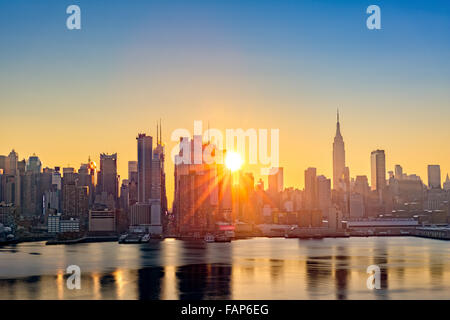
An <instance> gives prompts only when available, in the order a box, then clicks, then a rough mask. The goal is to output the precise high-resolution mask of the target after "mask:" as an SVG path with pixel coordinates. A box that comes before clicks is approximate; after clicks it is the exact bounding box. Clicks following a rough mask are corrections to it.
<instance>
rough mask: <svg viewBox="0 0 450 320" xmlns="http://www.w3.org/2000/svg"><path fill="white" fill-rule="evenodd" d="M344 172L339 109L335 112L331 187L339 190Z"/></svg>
mask: <svg viewBox="0 0 450 320" xmlns="http://www.w3.org/2000/svg"><path fill="white" fill-rule="evenodd" d="M344 174H345V145H344V138H343V137H342V135H341V125H340V122H339V110H338V112H337V123H336V135H335V137H334V142H333V189H334V190H339V189H340V188H341V182H340V180H342V179H343V178H344Z"/></svg>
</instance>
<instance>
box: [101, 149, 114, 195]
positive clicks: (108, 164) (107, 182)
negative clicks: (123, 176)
mask: <svg viewBox="0 0 450 320" xmlns="http://www.w3.org/2000/svg"><path fill="white" fill-rule="evenodd" d="M99 182H100V190H99V191H100V193H101V192H105V193H106V194H107V195H112V196H113V198H114V200H117V195H118V191H119V181H118V177H117V153H114V154H110V155H109V154H106V153H102V154H100V181H99Z"/></svg>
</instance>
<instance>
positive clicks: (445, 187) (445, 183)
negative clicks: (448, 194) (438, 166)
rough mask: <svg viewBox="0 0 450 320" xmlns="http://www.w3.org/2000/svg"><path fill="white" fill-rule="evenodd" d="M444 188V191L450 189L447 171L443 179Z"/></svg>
mask: <svg viewBox="0 0 450 320" xmlns="http://www.w3.org/2000/svg"><path fill="white" fill-rule="evenodd" d="M444 190H445V191H449V190H450V179H449V177H448V173H447V179H445V182H444Z"/></svg>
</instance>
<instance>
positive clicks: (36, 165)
mask: <svg viewBox="0 0 450 320" xmlns="http://www.w3.org/2000/svg"><path fill="white" fill-rule="evenodd" d="M41 166H42V164H41V160H39V157H37V156H36V155H32V156H31V157H29V158H28V161H27V165H26V171H30V172H33V173H36V174H39V173H40V172H41Z"/></svg>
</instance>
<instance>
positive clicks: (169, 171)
mask: <svg viewBox="0 0 450 320" xmlns="http://www.w3.org/2000/svg"><path fill="white" fill-rule="evenodd" d="M341 116H342V115H341ZM336 120H337V122H336V137H337V139H338V143H341V142H339V141H342V143H344V142H343V140H342V139H343V138H342V136H341V122H340V119H339V111H338V115H337V119H336ZM156 134H157V137H156V139H157V140H156V142H155V144H153V143H152V146H153V145H154V147H155V148H156V147H158V146H163V145H164V149H165V153H166V156H165V157H166V159H167V160H166V161H167V165H166V166H165V168H164V169H165V175H166V177H167V176H168V177H169V179H167V178H166V183H167V186H166V188H167V190H166V191H167V200H168V201H167V202H168V207H169V208H170V209H171V208H172V201H173V192H174V186H173V165H174V162H173V159H171V158H170V154H167V153H170V149H168V148H167V146H166V144H165V141H164V139H163V138H162V136H163V134H162V126H161V125H160V126H159V128H158V126H157V130H156ZM336 137H335V142H334V144H336ZM144 138H145V139H149V141H153V136H149V135H145V134H138V136H137V138H136V139H138V141H142V139H144ZM334 144H333V146H332V147H333V148H332V149H334V148H335V147H334ZM342 148H344V147H343V146H342ZM12 150H14V151H15V152H16V153H17V154H19V157H18V159H17V160H18V161H21V160H25V161H26V163H27V166H28V162H29V160H30V159H33V160H36V159H35V158H36V157H38V159H39V161H40V169H41V171H42V169H44V168H46V167H48V168H54V167H60V168H61V170H62V169H63V168H74V169H75V170H76V171H78V167H79V166H78V165H70V166H66V165H61V164H59V165H58V164H57V165H55V166H50V165H48V164H47V163H46V162H45V161H43V160H42V159H41V157H40V156H39V154H36V153H33V154H32V155H29V156H28V157H25V158H24V157H22V156H20V153H19V152H17V150H16V149H14V148H13V149H12ZM138 150H140V148H138ZM378 151H382V152H383V156H384V153H385V149H383V150H379V149H376V150H372V151H371V154H373V153H374V152H378ZM10 152H11V149H10V151H9V152H6V153H4V154H3V155H4V156H8V154H9V153H10ZM280 153H281V154H282V153H283V151H282V150H280ZM102 157H103V158H111V157H112V158H114V161H115V162H117V164H116V165H117V168H120V167H122V166H120V167H119V165H118V164H120V163H121V162H125V165H126V171H125V173H126V175H125V176H122V175H120V171H119V170H117V174H118V175H119V176H120V180H119V181H118V182H117V185H116V187H115V188H116V189H117V194H118V193H119V192H118V191H119V189H120V185H121V184H122V182H123V181H124V180H128V179H129V177H128V174H129V167H128V163H129V162H134V161H137V158H138V156H137V155H136V157H135V158H132V159H121V157H120V154H118V153H117V152H116V153H111V154H108V153H105V152H99V159H98V160H97V161H96V159H95V157H92V156H88V161H86V160H85V161H83V162H82V163H80V168H81V167H82V165H83V164H84V163H89V162H90V161H91V159H92V160H93V161H95V162H97V167H98V168H97V169H98V170H100V165H101V163H102V160H101V159H102ZM152 157H153V153H152V151H151V147H150V158H152ZM247 157H248V156H247ZM244 158H245V156H244ZM330 158H331V159H332V161H330V162H331V167H333V163H334V161H335V160H334V155H332V156H331V157H330ZM386 158H388V159H389V154H388V155H387V156H386ZM367 159H368V160H367V162H368V164H369V170H368V171H367V172H365V173H362V172H359V173H353V172H352V167H351V166H348V167H349V170H350V180H355V179H356V178H357V177H358V176H367V177H368V179H369V181H371V179H372V176H373V174H372V170H373V168H371V161H372V160H371V156H370V154H369V156H368V157H367ZM384 161H385V163H388V162H387V161H386V160H384ZM282 163H283V161H281V164H280V168H281V169H282V170H283V171H285V172H286V171H287V172H289V171H290V168H289V166H283V165H282ZM372 163H373V161H372ZM391 163H395V166H398V165H400V166H401V168H402V170H404V171H405V172H407V173H408V174H416V175H417V176H419V177H420V178H421V180H422V182H423V183H424V185H426V186H428V176H429V175H428V172H429V167H430V166H431V167H433V166H435V165H438V166H439V173H440V181H441V187H442V186H443V183H444V182H445V181H446V176H447V175H448V172H447V171H445V169H442V165H441V164H436V163H426V164H423V167H424V168H425V169H424V170H422V171H424V172H425V174H423V175H421V174H418V171H414V170H409V169H408V167H406V166H405V165H404V164H403V163H397V162H395V161H393V160H391ZM345 164H346V162H345V151H344V166H345ZM309 167H312V168H315V169H316V170H317V175H323V176H325V177H327V178H330V179H333V176H334V175H333V172H331V173H330V174H326V170H322V169H321V168H319V167H317V166H315V165H314V164H313V163H311V165H310V166H309ZM255 168H258V165H248V164H247V163H246V162H245V161H244V162H243V164H242V167H241V168H240V169H239V171H241V172H244V173H246V172H248V173H251V174H253V175H254V181H255V185H254V187H255V188H256V186H257V183H256V182H257V181H258V180H259V179H260V178H261V179H263V181H264V185H265V186H266V187H265V189H266V190H269V180H270V178H269V176H265V175H260V174H258V171H257V169H255ZM307 168H308V167H305V168H304V169H303V170H306V169H307ZM395 170H397V169H396V167H394V165H392V166H388V165H385V170H384V171H385V173H386V181H387V180H388V179H389V177H388V172H389V171H393V172H394V171H395ZM61 172H62V171H61ZM435 175H436V174H435ZM284 176H285V177H286V178H284V179H285V181H286V180H287V181H292V180H295V179H292V177H291V179H289V178H288V175H284ZM110 179H111V178H110ZM282 180H283V178H282ZM304 182H305V181H304V176H303V173H302V175H301V176H300V177H298V179H297V183H296V184H294V185H292V184H289V182H287V183H286V182H284V183H283V185H284V188H295V189H300V190H302V189H304V188H305V185H304ZM97 183H98V182H97ZM233 184H238V180H233ZM369 185H370V186H373V180H372V183H370V184H369ZM332 189H336V190H337V189H339V188H335V186H334V185H333V186H332Z"/></svg>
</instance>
